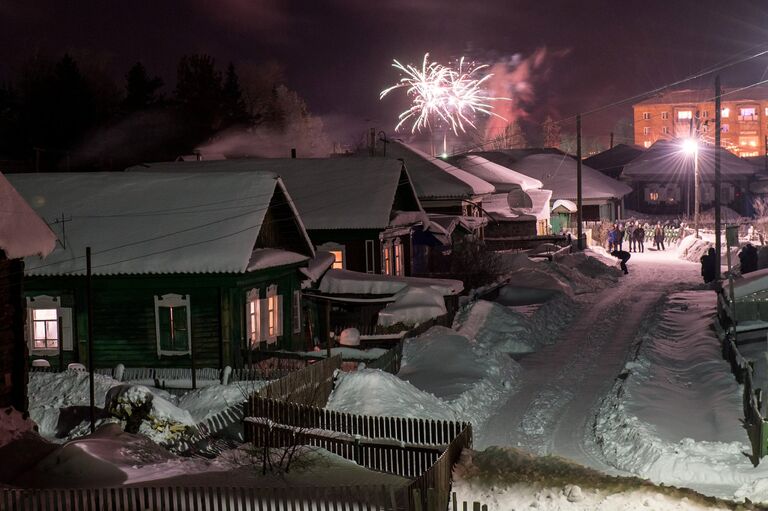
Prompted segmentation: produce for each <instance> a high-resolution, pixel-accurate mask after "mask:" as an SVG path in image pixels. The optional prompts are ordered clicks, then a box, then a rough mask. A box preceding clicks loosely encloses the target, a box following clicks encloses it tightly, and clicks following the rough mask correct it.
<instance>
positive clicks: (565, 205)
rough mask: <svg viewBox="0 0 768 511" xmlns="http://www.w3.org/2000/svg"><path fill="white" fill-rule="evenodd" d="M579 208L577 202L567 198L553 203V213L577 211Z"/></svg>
mask: <svg viewBox="0 0 768 511" xmlns="http://www.w3.org/2000/svg"><path fill="white" fill-rule="evenodd" d="M578 210H579V208H578V207H576V203H575V202H572V201H569V200H566V199H558V200H556V201H555V203H554V204H552V213H560V212H561V211H562V212H563V213H576V212H577V211H578Z"/></svg>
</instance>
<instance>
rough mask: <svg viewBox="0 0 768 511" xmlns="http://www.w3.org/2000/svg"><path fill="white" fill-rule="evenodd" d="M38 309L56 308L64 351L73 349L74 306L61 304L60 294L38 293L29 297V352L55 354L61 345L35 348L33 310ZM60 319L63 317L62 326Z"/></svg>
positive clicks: (26, 330) (57, 333) (60, 340)
mask: <svg viewBox="0 0 768 511" xmlns="http://www.w3.org/2000/svg"><path fill="white" fill-rule="evenodd" d="M37 309H49V310H52V309H55V310H56V336H57V337H58V335H59V330H61V337H63V339H58V341H59V342H61V343H62V345H63V350H64V351H72V349H73V348H72V344H73V343H72V308H71V307H62V306H61V297H60V296H49V295H38V296H28V297H27V328H26V329H25V334H26V336H27V346H28V347H29V352H30V353H32V354H33V355H49V356H50V355H54V354H56V353H58V352H59V346H58V344H57V345H56V347H55V348H35V332H34V328H35V323H34V315H33V311H34V310H37ZM59 319H61V328H59Z"/></svg>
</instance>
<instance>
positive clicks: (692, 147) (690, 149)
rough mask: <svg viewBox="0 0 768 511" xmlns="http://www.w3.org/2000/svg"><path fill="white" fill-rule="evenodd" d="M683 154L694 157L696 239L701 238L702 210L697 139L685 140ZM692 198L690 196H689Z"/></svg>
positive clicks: (694, 222)
mask: <svg viewBox="0 0 768 511" xmlns="http://www.w3.org/2000/svg"><path fill="white" fill-rule="evenodd" d="M683 152H684V153H685V154H687V155H691V156H693V191H694V199H693V203H694V206H693V210H694V212H693V215H694V216H693V228H694V230H695V231H696V237H697V238H698V237H699V212H700V210H701V198H700V194H699V188H700V182H699V143H698V141H697V140H696V139H695V138H686V139H685V140H683ZM689 197H690V195H689Z"/></svg>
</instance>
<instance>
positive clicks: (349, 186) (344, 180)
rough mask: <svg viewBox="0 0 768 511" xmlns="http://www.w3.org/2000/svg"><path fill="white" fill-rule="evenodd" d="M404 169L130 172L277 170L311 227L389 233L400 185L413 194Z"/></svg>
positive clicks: (354, 166) (365, 161)
mask: <svg viewBox="0 0 768 511" xmlns="http://www.w3.org/2000/svg"><path fill="white" fill-rule="evenodd" d="M402 166H403V165H402V163H401V162H399V161H397V160H390V159H386V158H270V159H255V158H247V159H237V160H219V161H192V162H161V163H150V164H144V165H137V166H135V167H131V168H129V169H128V171H146V170H155V171H159V172H179V171H183V172H187V171H203V172H271V173H274V174H277V175H279V176H280V177H281V178H282V179H283V181H284V182H285V185H286V187H287V188H288V190H289V191H290V193H291V197H292V198H293V201H294V203H295V204H296V208H297V209H298V210H299V215H300V216H301V218H302V221H303V222H304V225H305V226H306V228H307V229H309V230H319V229H383V228H386V227H387V226H389V222H390V214H391V213H392V208H393V205H394V201H395V194H396V192H397V191H398V187H399V186H402V187H405V189H404V190H403V191H404V192H405V193H411V194H412V193H413V188H412V187H411V184H410V182H401V181H400V176H401V174H402ZM406 175H407V172H406ZM414 201H415V202H416V204H418V199H417V198H416V197H415V196H414ZM415 210H416V211H419V210H420V209H415Z"/></svg>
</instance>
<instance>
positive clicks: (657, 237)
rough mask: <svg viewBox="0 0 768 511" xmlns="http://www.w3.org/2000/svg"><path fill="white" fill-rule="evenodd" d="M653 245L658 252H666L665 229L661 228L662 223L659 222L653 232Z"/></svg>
mask: <svg viewBox="0 0 768 511" xmlns="http://www.w3.org/2000/svg"><path fill="white" fill-rule="evenodd" d="M653 244H654V245H655V247H656V250H666V249H665V248H664V228H663V227H662V226H661V222H657V223H656V228H655V229H654V230H653Z"/></svg>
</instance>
